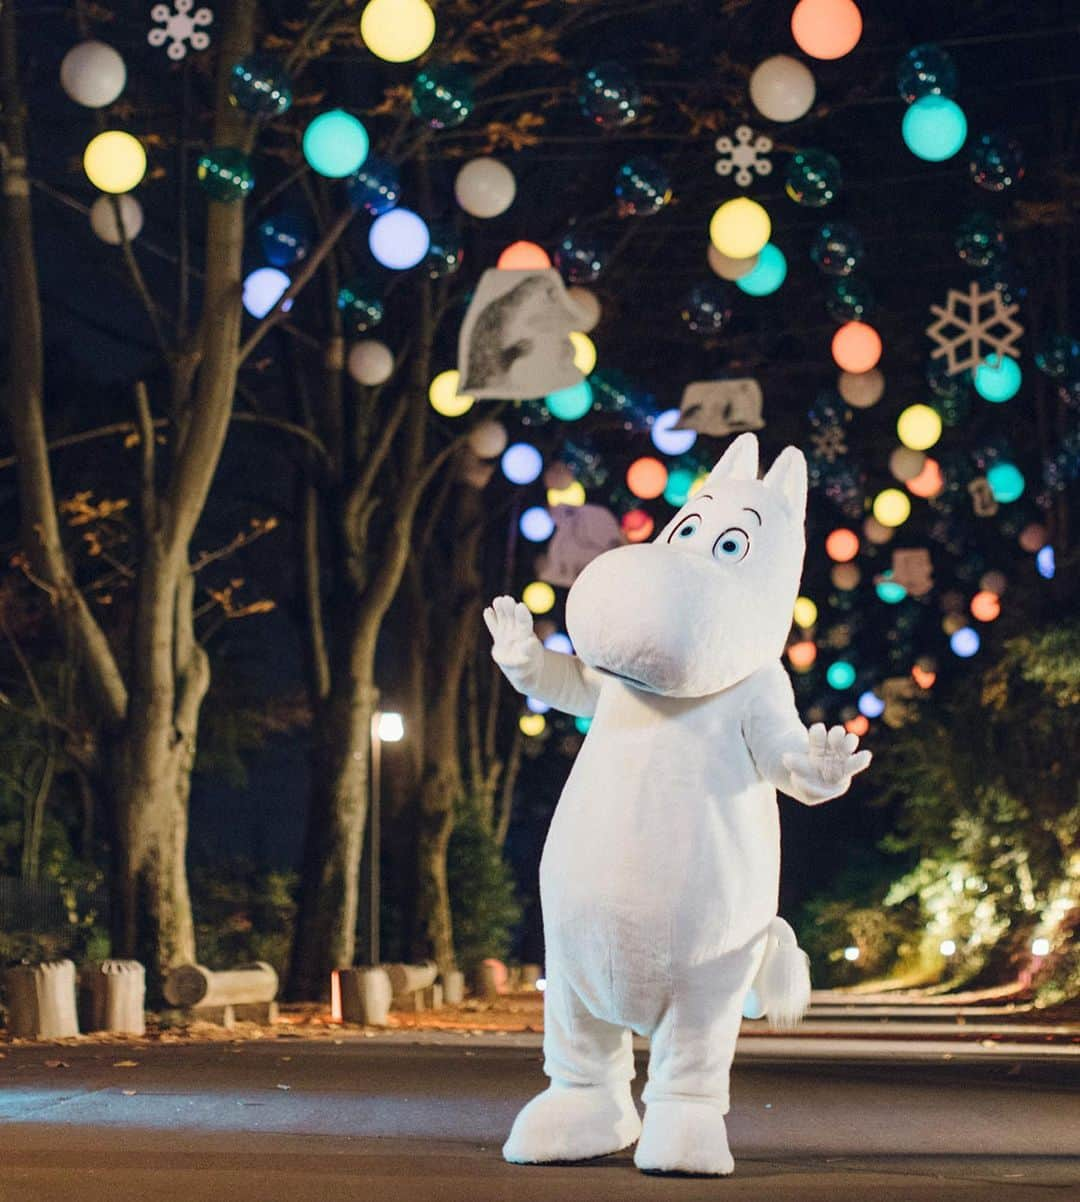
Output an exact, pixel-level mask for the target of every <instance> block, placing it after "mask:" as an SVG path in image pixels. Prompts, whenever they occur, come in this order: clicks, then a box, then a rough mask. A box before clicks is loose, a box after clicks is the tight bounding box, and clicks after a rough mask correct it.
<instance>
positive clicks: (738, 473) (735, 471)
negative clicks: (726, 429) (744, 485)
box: [709, 434, 758, 484]
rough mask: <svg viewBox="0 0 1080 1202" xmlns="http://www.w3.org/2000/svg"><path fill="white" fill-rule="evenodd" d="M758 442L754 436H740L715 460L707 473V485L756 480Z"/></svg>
mask: <svg viewBox="0 0 1080 1202" xmlns="http://www.w3.org/2000/svg"><path fill="white" fill-rule="evenodd" d="M757 472H758V442H757V435H756V434H740V435H739V437H738V438H736V439H735V441H734V442H733V443H732V444H731V446H729V447H728V449H727V450H726V451H725V452H724V453H723V455H721V456H720V458H719V460H717V463H716V466H715V467H714V468H713V470H712V471H711V472H710V473H709V483H710V484H715V483H716V482H717V481H718V480H756V479H757Z"/></svg>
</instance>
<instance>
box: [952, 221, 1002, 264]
mask: <svg viewBox="0 0 1080 1202" xmlns="http://www.w3.org/2000/svg"><path fill="white" fill-rule="evenodd" d="M953 245H954V246H955V247H956V253H957V254H958V255H959V256H960V258H961V260H962V261H963V262H965V263H966V264H967V265H968V266H969V267H987V266H989V265H990V264H991V263H993V262H994V260H995V259H996V258H998V256H1000V255H1001V254H1002V253H1003V252H1004V250H1005V234H1004V232H1003V231H1002V229H1001V226H999V225H998V223H997V222H996V221H995V220H994V219H993V218H992V217H990V216H989V215H988V214H986V213H982V212H975V213H969V214H968V216H967V217H965V218H964V220H963V221H962V222H961V223H960V225H959V226H958V227H957V230H956V237H955V239H954V240H953Z"/></svg>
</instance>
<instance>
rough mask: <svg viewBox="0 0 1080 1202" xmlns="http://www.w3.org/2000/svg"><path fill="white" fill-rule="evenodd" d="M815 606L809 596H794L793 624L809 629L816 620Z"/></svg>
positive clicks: (816, 611)
mask: <svg viewBox="0 0 1080 1202" xmlns="http://www.w3.org/2000/svg"><path fill="white" fill-rule="evenodd" d="M817 614H818V610H817V606H816V605H815V604H814V603H813V601H811V600H810V598H809V597H796V598H795V609H794V613H793V615H792V616H793V617H794V619H795V625H796V626H798V627H800V628H801V629H803V630H809V629H810V627H811V626H813V624H814V623H815V622H816V621H817Z"/></svg>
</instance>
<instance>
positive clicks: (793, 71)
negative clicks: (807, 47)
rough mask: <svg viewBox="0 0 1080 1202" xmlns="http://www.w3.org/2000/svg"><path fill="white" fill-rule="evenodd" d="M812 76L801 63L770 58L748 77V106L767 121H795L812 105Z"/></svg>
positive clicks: (776, 56)
mask: <svg viewBox="0 0 1080 1202" xmlns="http://www.w3.org/2000/svg"><path fill="white" fill-rule="evenodd" d="M815 92H816V87H815V84H814V76H813V74H812V73H811V71H810V68H809V67H807V66H806V64H805V63H801V62H799V60H798V59H797V58H792V57H791V56H790V55H788V54H774V55H773V56H772V57H771V58H767V59H765V60H764V62H760V63H758V65H757V66H756V67H755V68H754V70H753V72H752V73H751V75H750V103H751V104H753V106H754V108H756V109H757V111H758V112H759V113H760V114H761V115H762V116H763V117H765V118H767V119H768V120H769V121H785V122H787V121H798V120H799V118H800V117H805V116H806V114H807V113H808V112H809V111H810V106H811V105H812V104H813V103H814V95H815Z"/></svg>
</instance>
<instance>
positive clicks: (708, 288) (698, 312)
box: [680, 280, 731, 335]
mask: <svg viewBox="0 0 1080 1202" xmlns="http://www.w3.org/2000/svg"><path fill="white" fill-rule="evenodd" d="M680 315H681V316H682V319H683V321H685V322H686V325H687V328H688V329H690V330H692V331H693V332H694V333H695V334H706V335H709V334H719V333H720V331H721V330H722V329H723V328H724V327H725V326H726V325H727V323H728V322H729V321H730V320H731V292H730V290H729V289H728V287H727V285H726V284H722V283H720V282H719V281H718V280H709V281H707V282H706V283H703V284H698V285H697V286H696V287H694V288H691V290H690V292H689V294H688V295H687V297H686V299H685V300H684V301H683V304H682V309H681V310H680Z"/></svg>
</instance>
